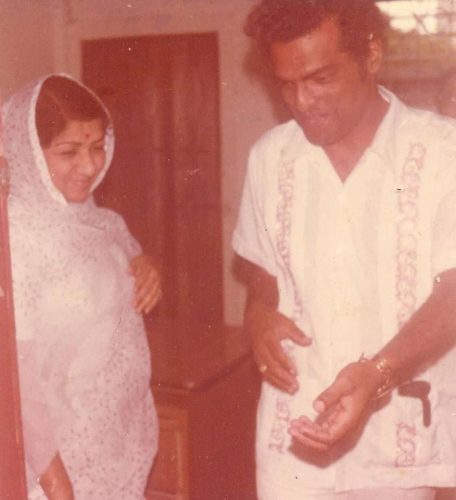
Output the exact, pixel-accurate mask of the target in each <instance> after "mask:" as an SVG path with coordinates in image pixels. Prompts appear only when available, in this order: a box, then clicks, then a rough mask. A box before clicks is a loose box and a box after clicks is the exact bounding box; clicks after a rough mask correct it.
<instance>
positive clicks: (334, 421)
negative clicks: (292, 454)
mask: <svg viewBox="0 0 456 500" xmlns="http://www.w3.org/2000/svg"><path fill="white" fill-rule="evenodd" d="M379 377H380V378H381V375H380V374H379V372H378V370H377V369H376V368H375V366H374V365H373V364H372V363H370V362H366V363H359V362H358V363H351V364H349V365H347V366H346V367H345V368H343V369H342V370H341V371H340V372H339V374H338V375H337V377H336V380H335V381H334V383H333V384H332V385H331V386H330V387H329V388H328V389H326V390H325V391H324V392H322V393H321V394H320V395H319V396H318V398H317V399H316V400H315V402H314V408H315V410H316V411H317V412H318V413H319V415H318V417H317V418H316V420H315V421H312V420H310V418H308V417H306V416H302V417H299V418H298V419H296V420H293V421H292V422H291V424H290V427H289V432H290V434H291V435H292V436H293V437H294V438H295V439H296V440H297V441H298V442H299V443H301V445H303V446H305V447H306V448H311V449H314V450H320V451H327V450H329V449H330V448H332V447H333V446H334V445H336V444H337V443H338V442H339V441H340V440H341V439H342V438H344V437H345V436H347V435H348V434H349V433H350V432H351V431H353V430H355V429H356V428H357V426H358V425H359V424H360V423H361V420H362V418H363V417H364V416H365V415H366V413H367V411H368V409H369V406H370V402H371V401H372V398H373V396H374V395H375V392H376V389H377V388H378V387H379V385H380V383H381V380H379Z"/></svg>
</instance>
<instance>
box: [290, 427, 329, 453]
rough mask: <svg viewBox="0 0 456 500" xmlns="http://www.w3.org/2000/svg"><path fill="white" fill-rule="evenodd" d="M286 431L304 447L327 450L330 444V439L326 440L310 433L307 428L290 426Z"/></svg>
mask: <svg viewBox="0 0 456 500" xmlns="http://www.w3.org/2000/svg"><path fill="white" fill-rule="evenodd" d="M288 432H289V433H290V435H291V436H292V437H293V438H294V439H295V440H296V441H298V442H299V443H300V444H301V445H302V446H304V447H306V448H312V449H313V450H318V451H327V450H328V449H329V447H330V444H331V443H330V441H329V442H328V441H325V440H323V439H322V438H321V436H317V437H315V435H312V433H311V432H310V431H309V429H300V428H299V427H290V428H289V430H288Z"/></svg>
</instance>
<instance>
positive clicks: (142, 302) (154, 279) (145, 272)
mask: <svg viewBox="0 0 456 500" xmlns="http://www.w3.org/2000/svg"><path fill="white" fill-rule="evenodd" d="M130 270H131V274H132V275H133V276H134V278H135V304H134V305H135V309H136V311H137V312H139V313H144V314H148V313H149V312H150V311H152V309H153V308H154V307H155V306H156V305H157V303H158V302H159V301H160V299H161V298H162V289H161V278H160V273H159V271H158V269H157V267H156V266H155V264H154V263H153V261H152V258H151V257H150V256H149V255H147V254H141V255H138V256H136V257H134V258H133V259H132V260H131V262H130Z"/></svg>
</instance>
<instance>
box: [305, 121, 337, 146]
mask: <svg viewBox="0 0 456 500" xmlns="http://www.w3.org/2000/svg"><path fill="white" fill-rule="evenodd" d="M298 124H299V126H300V127H301V129H302V131H303V133H304V135H305V136H306V139H307V140H308V141H309V142H310V143H311V144H314V145H315V146H331V145H332V144H335V143H336V142H338V141H339V140H340V137H339V136H338V134H335V133H333V132H331V130H328V128H327V127H325V126H323V125H322V126H321V127H318V128H317V127H315V128H314V127H309V126H305V125H302V124H301V123H299V122H298Z"/></svg>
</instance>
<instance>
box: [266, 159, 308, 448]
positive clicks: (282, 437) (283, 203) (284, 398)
mask: <svg viewBox="0 0 456 500" xmlns="http://www.w3.org/2000/svg"><path fill="white" fill-rule="evenodd" d="M283 154H284V152H283V151H282V160H281V163H280V166H279V175H278V192H279V201H278V204H277V212H276V228H277V250H278V253H279V255H280V257H281V258H282V260H283V262H284V264H285V266H286V268H287V271H288V274H289V276H290V279H291V283H292V286H293V295H294V309H293V314H292V320H293V321H294V322H297V321H298V320H299V319H300V318H301V316H302V311H303V305H302V301H301V298H300V296H299V293H298V287H297V285H296V280H295V278H294V276H293V274H292V272H291V251H290V237H291V224H292V220H291V219H292V216H291V212H292V208H293V202H294V182H295V175H294V162H293V161H285V160H283ZM283 347H284V350H285V353H286V354H287V355H288V356H290V357H292V352H293V350H294V344H293V342H287V343H286V344H285V345H284V346H283ZM290 399H291V396H290V395H289V394H285V393H284V392H282V391H277V392H276V401H275V414H274V418H273V423H272V428H271V432H270V436H269V442H268V448H269V449H270V450H272V451H276V452H278V453H283V452H284V451H285V444H286V440H287V436H288V432H287V431H288V424H289V422H290V419H291V411H290V405H289V403H290Z"/></svg>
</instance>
